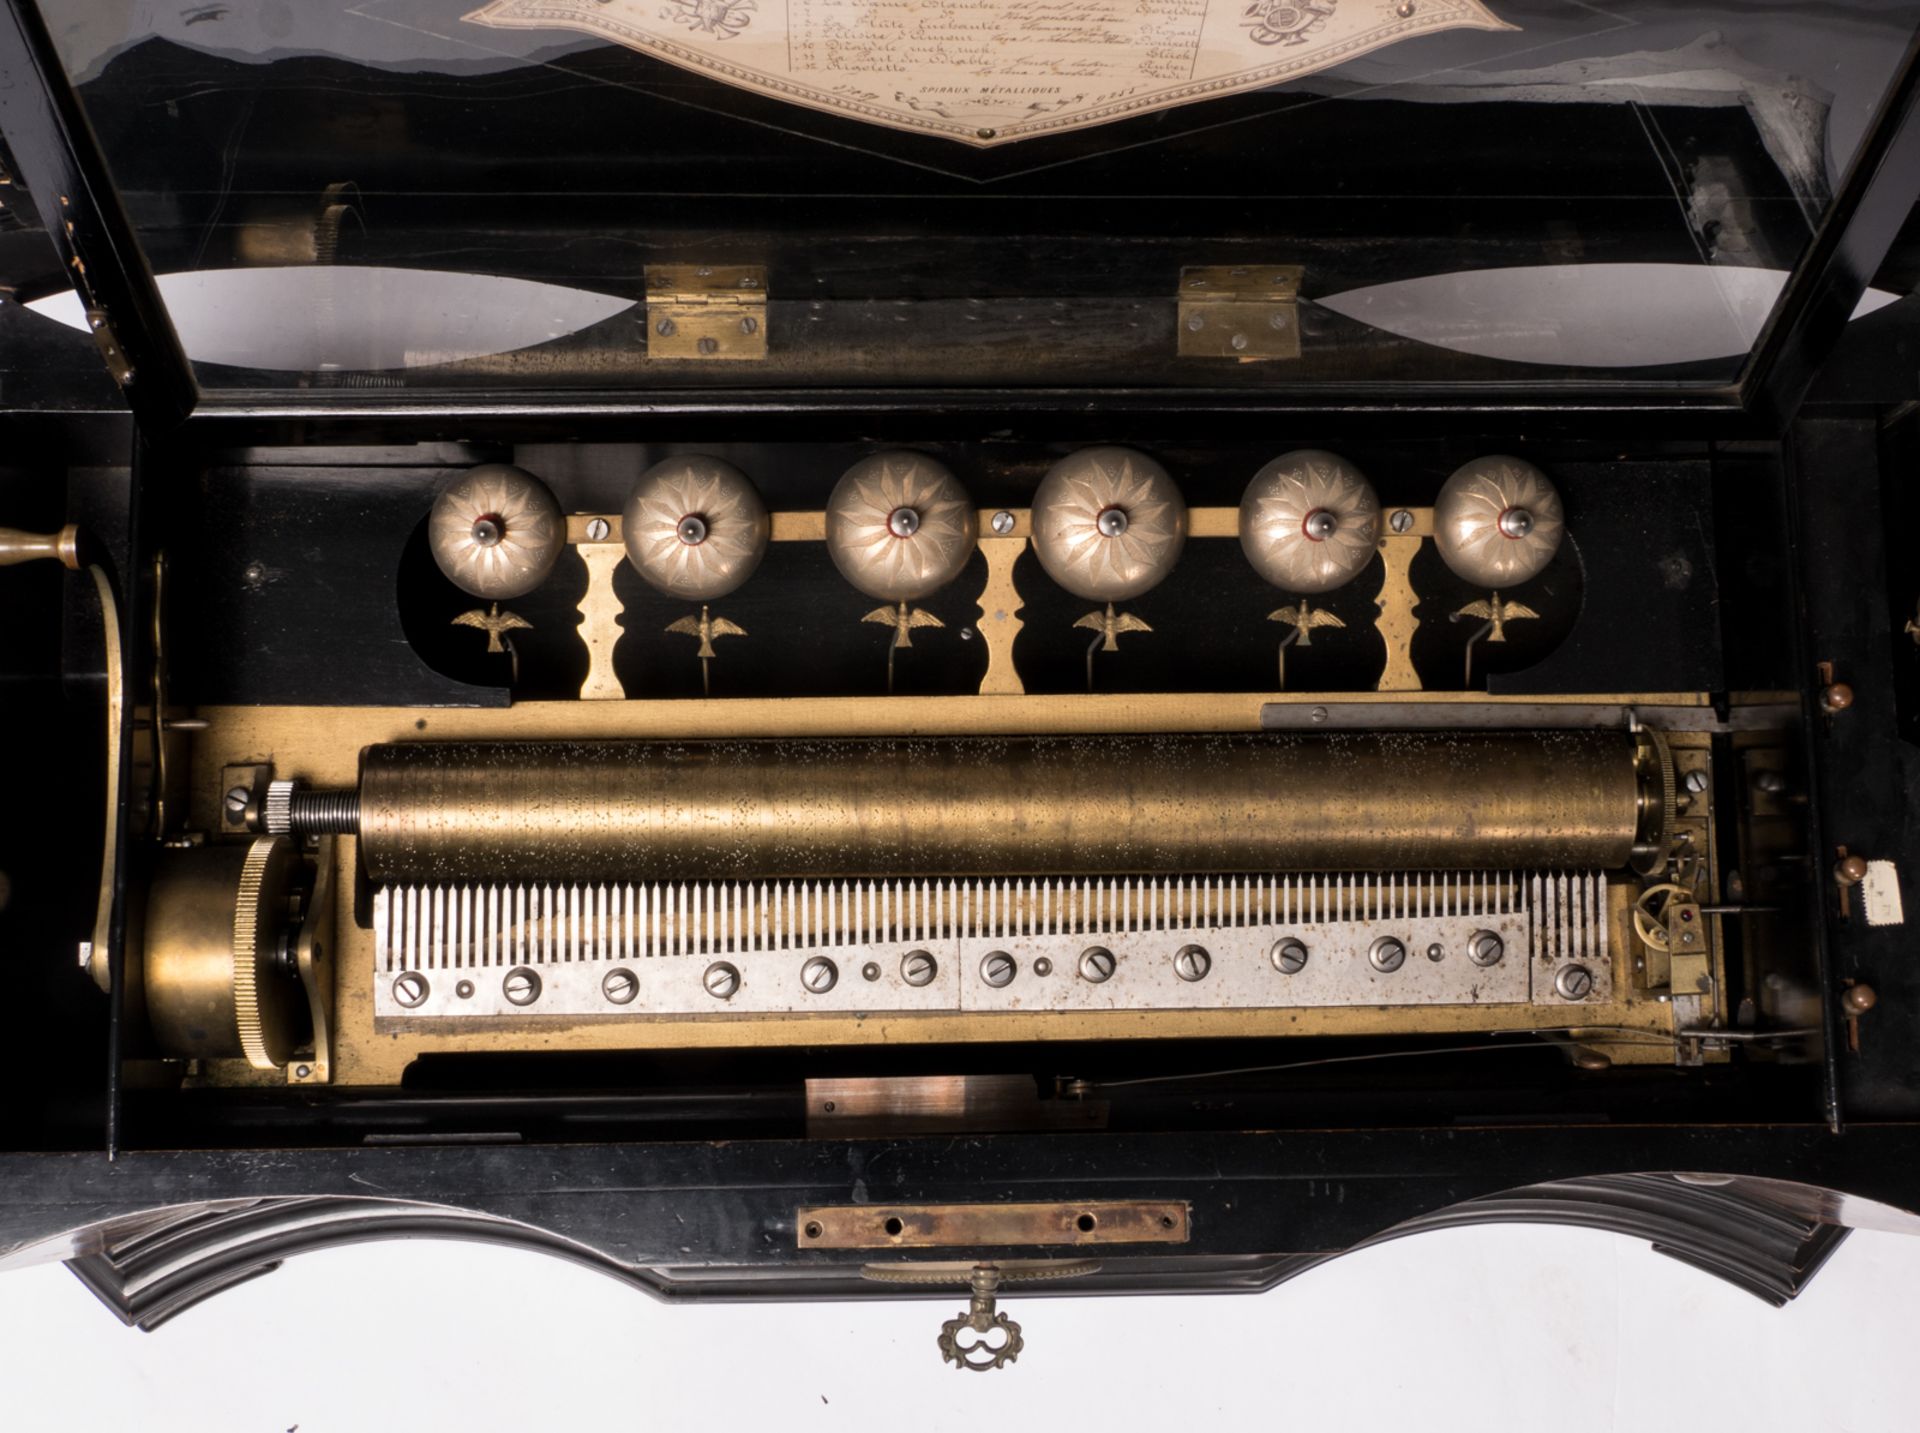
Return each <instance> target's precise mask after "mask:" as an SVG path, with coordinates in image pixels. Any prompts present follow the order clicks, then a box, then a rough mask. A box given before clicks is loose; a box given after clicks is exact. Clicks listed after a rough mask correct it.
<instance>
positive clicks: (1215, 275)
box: [1178, 264, 1306, 363]
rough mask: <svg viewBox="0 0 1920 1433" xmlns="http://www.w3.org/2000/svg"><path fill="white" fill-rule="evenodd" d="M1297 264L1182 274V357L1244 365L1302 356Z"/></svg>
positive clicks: (1210, 268) (1193, 270)
mask: <svg viewBox="0 0 1920 1433" xmlns="http://www.w3.org/2000/svg"><path fill="white" fill-rule="evenodd" d="M1305 273H1306V270H1305V269H1303V268H1302V267H1301V266H1300V265H1298V264H1239V265H1231V266H1218V267H1215V266H1208V267H1199V268H1186V269H1182V270H1181V271H1180V296H1179V297H1180V310H1179V315H1178V327H1179V335H1180V339H1179V354H1180V357H1182V358H1232V359H1237V360H1238V361H1240V362H1242V363H1253V362H1257V361H1260V360H1263V359H1273V358H1298V357H1299V356H1300V313H1299V306H1300V280H1301V278H1302V276H1303V275H1304V274H1305Z"/></svg>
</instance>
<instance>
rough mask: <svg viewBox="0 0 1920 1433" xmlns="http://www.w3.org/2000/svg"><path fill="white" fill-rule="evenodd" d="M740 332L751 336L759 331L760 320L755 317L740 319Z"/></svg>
mask: <svg viewBox="0 0 1920 1433" xmlns="http://www.w3.org/2000/svg"><path fill="white" fill-rule="evenodd" d="M740 332H742V333H744V334H746V335H747V336H748V337H749V338H751V337H752V336H753V335H754V334H756V333H758V332H760V320H759V319H757V318H743V319H741V320H740Z"/></svg>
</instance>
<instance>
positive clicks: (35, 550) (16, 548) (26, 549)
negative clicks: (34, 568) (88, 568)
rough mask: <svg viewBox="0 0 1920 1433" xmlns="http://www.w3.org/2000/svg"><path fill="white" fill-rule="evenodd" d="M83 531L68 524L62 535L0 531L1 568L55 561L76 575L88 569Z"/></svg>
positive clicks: (11, 530)
mask: <svg viewBox="0 0 1920 1433" xmlns="http://www.w3.org/2000/svg"><path fill="white" fill-rule="evenodd" d="M83 548H84V542H83V539H82V538H81V536H80V528H79V526H78V525H77V524H75V523H68V524H67V525H66V526H65V527H63V528H61V529H60V531H58V532H22V531H21V530H20V529H19V528H17V527H0V567H13V566H15V565H16V564H18V563H22V562H37V561H39V560H40V559H41V558H51V559H52V560H53V561H55V562H58V563H59V564H60V565H61V566H62V567H65V568H67V569H69V570H70V571H73V572H78V571H79V570H80V569H81V568H82V567H84V566H85V565H86V562H85V558H84V556H83Z"/></svg>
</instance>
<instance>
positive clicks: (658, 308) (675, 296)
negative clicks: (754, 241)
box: [647, 264, 767, 361]
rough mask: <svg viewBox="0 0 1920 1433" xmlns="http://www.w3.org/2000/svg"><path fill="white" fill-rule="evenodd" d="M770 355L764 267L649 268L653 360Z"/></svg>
mask: <svg viewBox="0 0 1920 1433" xmlns="http://www.w3.org/2000/svg"><path fill="white" fill-rule="evenodd" d="M766 356H767V271H766V269H765V268H764V267H762V266H760V265H758V264H649V265H647V357H648V358H677V359H692V360H711V361H718V360H720V359H736V360H738V359H747V360H753V359H763V358H765V357H766Z"/></svg>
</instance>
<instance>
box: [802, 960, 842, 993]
mask: <svg viewBox="0 0 1920 1433" xmlns="http://www.w3.org/2000/svg"><path fill="white" fill-rule="evenodd" d="M839 980H840V967H839V966H837V965H835V964H834V963H833V962H832V961H831V960H829V959H828V958H827V957H826V956H824V955H816V956H813V957H812V958H810V959H809V960H808V961H807V963H806V964H805V965H803V966H801V967H800V983H801V984H802V985H804V986H805V987H806V988H807V989H808V990H809V991H811V992H812V993H813V994H815V995H825V994H826V993H827V992H828V991H829V990H831V989H833V987H834V986H835V985H836V984H838V983H839Z"/></svg>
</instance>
